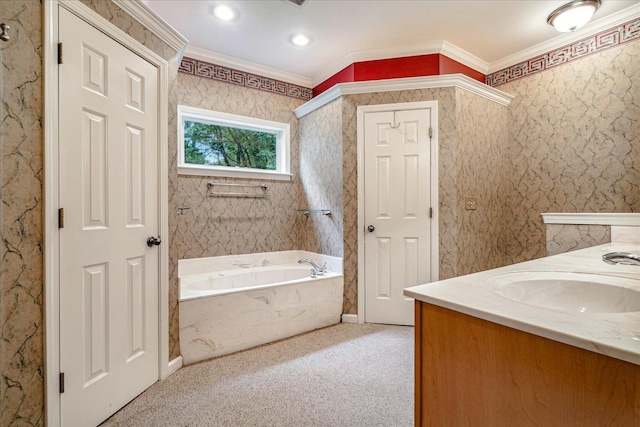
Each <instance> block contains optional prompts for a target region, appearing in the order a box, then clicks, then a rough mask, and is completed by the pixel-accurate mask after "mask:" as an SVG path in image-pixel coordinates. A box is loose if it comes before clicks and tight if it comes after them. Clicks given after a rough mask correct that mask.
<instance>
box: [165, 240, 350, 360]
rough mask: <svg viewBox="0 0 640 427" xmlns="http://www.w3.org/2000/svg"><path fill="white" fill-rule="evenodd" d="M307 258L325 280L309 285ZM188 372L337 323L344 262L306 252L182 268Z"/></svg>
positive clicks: (196, 262)
mask: <svg viewBox="0 0 640 427" xmlns="http://www.w3.org/2000/svg"><path fill="white" fill-rule="evenodd" d="M303 258H308V259H311V260H313V261H314V262H316V264H319V265H322V264H323V263H324V262H326V263H327V267H328V270H329V271H328V272H327V273H326V274H325V275H324V276H318V277H317V278H311V275H310V270H311V266H310V265H309V264H298V260H300V259H303ZM178 276H179V282H180V300H179V313H180V314H179V321H180V352H181V354H182V359H183V363H184V364H190V363H194V362H198V361H201V360H206V359H210V358H212V357H217V356H222V355H224V354H229V353H233V352H236V351H240V350H245V349H248V348H251V347H255V346H258V345H261V344H266V343H268V342H272V341H276V340H279V339H283V338H287V337H290V336H293V335H297V334H300V333H303V332H308V331H311V330H314V329H318V328H322V327H325V326H329V325H333V324H336V323H339V322H340V317H341V314H342V301H343V288H344V280H343V275H342V259H341V258H336V257H329V256H326V255H319V254H314V253H311V252H305V251H282V252H268V253H262V254H248V255H232V256H222V257H212V258H199V259H188V260H180V261H179V262H178Z"/></svg>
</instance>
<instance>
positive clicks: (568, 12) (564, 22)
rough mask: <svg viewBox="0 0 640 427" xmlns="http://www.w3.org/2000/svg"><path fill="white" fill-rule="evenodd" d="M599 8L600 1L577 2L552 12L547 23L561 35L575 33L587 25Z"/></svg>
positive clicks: (577, 0)
mask: <svg viewBox="0 0 640 427" xmlns="http://www.w3.org/2000/svg"><path fill="white" fill-rule="evenodd" d="M599 7H600V0H575V1H572V2H571V3H567V4H565V5H563V6H560V7H559V8H557V9H556V10H554V11H553V12H551V15H549V18H547V22H548V23H549V24H550V25H553V26H554V27H555V29H556V30H558V31H560V32H561V33H568V32H570V31H575V30H577V29H578V28H580V27H582V26H583V25H585V24H587V22H589V21H590V20H591V17H592V16H593V14H594V13H595V12H596V10H598V8H599Z"/></svg>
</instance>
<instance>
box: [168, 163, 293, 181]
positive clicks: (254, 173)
mask: <svg viewBox="0 0 640 427" xmlns="http://www.w3.org/2000/svg"><path fill="white" fill-rule="evenodd" d="M178 175H191V176H217V177H224V178H244V179H269V180H273V181H291V176H292V175H291V174H290V173H281V172H269V171H259V170H255V169H253V170H246V169H245V170H233V169H212V168H209V167H198V166H178Z"/></svg>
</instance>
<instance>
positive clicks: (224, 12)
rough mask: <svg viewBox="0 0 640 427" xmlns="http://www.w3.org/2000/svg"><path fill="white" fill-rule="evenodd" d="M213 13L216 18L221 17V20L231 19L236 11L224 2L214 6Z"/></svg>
mask: <svg viewBox="0 0 640 427" xmlns="http://www.w3.org/2000/svg"><path fill="white" fill-rule="evenodd" d="M213 14H214V15H215V16H216V18H218V19H222V20H223V21H231V20H232V19H233V18H235V17H236V11H235V10H233V9H232V8H230V7H229V6H226V5H224V4H219V5H218V6H216V7H214V8H213Z"/></svg>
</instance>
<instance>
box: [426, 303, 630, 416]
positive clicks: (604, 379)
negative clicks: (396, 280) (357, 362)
mask: <svg viewBox="0 0 640 427" xmlns="http://www.w3.org/2000/svg"><path fill="white" fill-rule="evenodd" d="M415 310H416V311H415V314H416V316H415V321H416V323H415V324H416V328H415V334H416V337H415V338H416V341H415V351H416V359H415V369H416V372H415V420H416V426H437V427H442V426H455V427H462V426H473V427H481V426H488V427H502V426H504V427H514V426H515V427H521V426H522V427H525V426H544V427H551V426H563V427H565V426H567V427H568V426H571V427H587V426H594V427H604V426H612V427H613V426H615V427H627V426H628V427H640V366H639V365H635V364H632V363H629V362H625V361H622V360H618V359H614V358H611V357H608V356H603V355H601V354H598V353H594V352H591V351H587V350H583V349H581V348H577V347H573V346H570V345H567V344H563V343H560V342H556V341H553V340H550V339H547V338H542V337H539V336H536V335H533V334H530V333H527V332H522V331H518V330H516V329H512V328H509V327H505V326H502V325H499V324H496V323H492V322H489V321H486V320H482V319H479V318H476V317H472V316H469V315H466V314H462V313H459V312H456V311H453V310H449V309H445V308H442V307H438V306H435V305H432V304H427V303H424V302H420V301H418V300H416V306H415Z"/></svg>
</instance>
